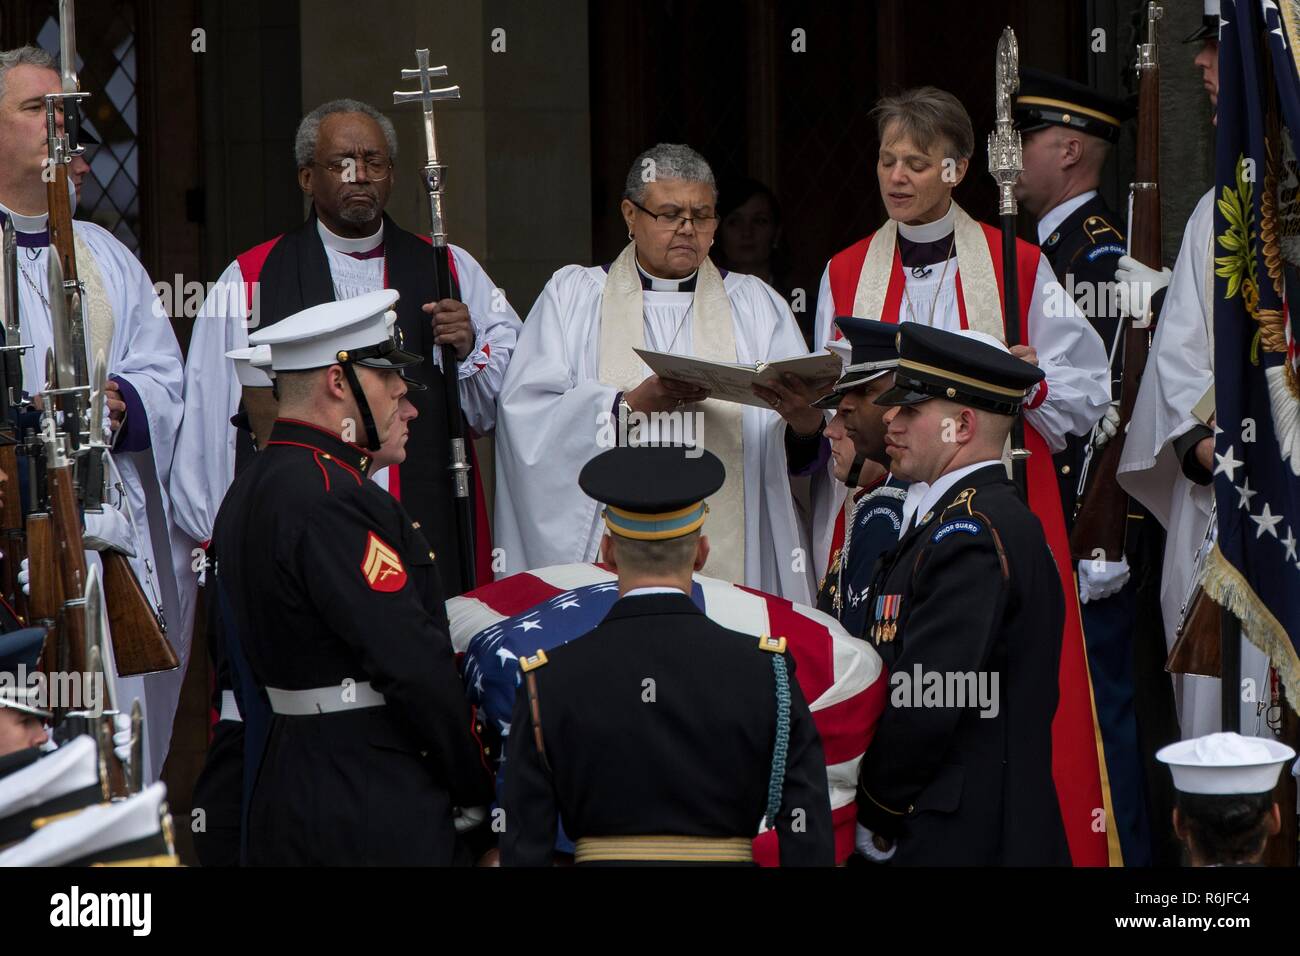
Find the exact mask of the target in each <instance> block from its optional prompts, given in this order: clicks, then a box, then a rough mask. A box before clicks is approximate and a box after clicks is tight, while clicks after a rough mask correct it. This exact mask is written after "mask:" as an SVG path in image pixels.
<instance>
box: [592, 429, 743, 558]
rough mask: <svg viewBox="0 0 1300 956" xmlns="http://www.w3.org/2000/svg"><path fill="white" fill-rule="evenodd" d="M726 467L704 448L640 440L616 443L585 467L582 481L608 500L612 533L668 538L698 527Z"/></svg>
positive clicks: (607, 515) (607, 518)
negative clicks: (639, 442)
mask: <svg viewBox="0 0 1300 956" xmlns="http://www.w3.org/2000/svg"><path fill="white" fill-rule="evenodd" d="M725 478H726V470H725V469H724V468H723V467H722V462H721V461H719V460H718V456H717V455H714V454H713V453H712V452H709V451H705V450H704V449H703V448H685V447H683V446H680V445H638V446H631V447H626V448H611V449H610V450H609V451H605V452H601V453H600V454H599V455H597V456H596V457H595V458H593V459H592V460H591V461H589V462H587V464H586V465H584V466H583V469H582V472H581V474H579V475H578V484H579V486H580V487H581V488H582V490H583V491H584V492H586V493H587V494H588V495H589V496H590V497H592V498H595V499H596V500H597V501H599V502H601V503H602V504H603V505H605V525H606V527H608V528H609V532H610V534H615V535H618V536H619V537H622V538H635V539H637V540H640V541H666V540H668V539H670V538H680V537H683V536H684V535H688V534H690V533H691V532H692V531H696V530H698V529H699V528H700V526H701V525H703V524H704V517H705V515H706V514H708V510H709V507H708V505H706V504H705V503H704V499H705V498H707V497H709V495H711V494H713V493H714V492H715V491H717V490H718V489H719V488H721V487H722V482H723V480H724V479H725Z"/></svg>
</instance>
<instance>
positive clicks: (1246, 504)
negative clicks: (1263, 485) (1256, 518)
mask: <svg viewBox="0 0 1300 956" xmlns="http://www.w3.org/2000/svg"><path fill="white" fill-rule="evenodd" d="M1235 490H1236V492H1237V494H1239V495H1241V500H1240V501H1238V502H1237V507H1238V508H1241V509H1242V510H1243V511H1249V510H1250V499H1251V498H1254V497H1255V496H1256V495H1257V494H1259V492H1258V491H1251V490H1250V479H1249V478H1247V479H1245V480H1244V481H1242V483H1241V487H1240V488H1237V489H1235Z"/></svg>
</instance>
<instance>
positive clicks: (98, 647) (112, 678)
mask: <svg viewBox="0 0 1300 956" xmlns="http://www.w3.org/2000/svg"><path fill="white" fill-rule="evenodd" d="M111 640H112V635H111V634H110V633H109V624H108V608H107V607H106V606H105V604H104V586H103V582H102V580H101V578H100V571H99V565H97V564H92V565H91V566H90V568H89V569H88V570H87V572H86V660H87V661H90V660H98V661H99V663H100V669H101V670H102V671H103V675H104V701H103V704H104V710H116V709H117V677H116V675H115V674H114V673H113V665H112V661H113V652H112V650H111V648H110V647H109V643H110V641H111ZM92 654H93V655H94V656H93V657H92V656H91V655H92ZM94 673H95V670H94V668H93V667H92V668H91V674H92V676H93V675H94Z"/></svg>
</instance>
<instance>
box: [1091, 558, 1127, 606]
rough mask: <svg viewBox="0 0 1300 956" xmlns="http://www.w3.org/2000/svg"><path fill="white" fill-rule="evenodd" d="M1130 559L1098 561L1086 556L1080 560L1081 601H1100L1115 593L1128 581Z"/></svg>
mask: <svg viewBox="0 0 1300 956" xmlns="http://www.w3.org/2000/svg"><path fill="white" fill-rule="evenodd" d="M1129 573H1130V572H1129V566H1128V559H1127V558H1121V559H1120V560H1118V561H1096V560H1094V559H1092V558H1086V559H1084V560H1083V561H1080V562H1079V601H1080V602H1082V603H1083V604H1087V603H1088V602H1089V601H1100V600H1102V599H1103V598H1108V597H1110V596H1112V595H1114V594H1118V593H1119V591H1120V589H1121V588H1122V587H1124V585H1125V584H1127V583H1128V579H1129Z"/></svg>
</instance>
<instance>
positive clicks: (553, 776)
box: [501, 594, 835, 866]
mask: <svg viewBox="0 0 1300 956" xmlns="http://www.w3.org/2000/svg"><path fill="white" fill-rule="evenodd" d="M547 654H548V656H549V660H548V662H547V663H546V664H543V665H542V666H540V667H538V668H536V669H535V670H533V671H532V672H531V673H532V674H533V675H535V677H536V682H537V689H538V703H539V713H540V726H541V730H542V734H541V736H542V748H543V750H544V751H545V755H546V756H545V762H543V760H542V757H541V754H540V753H539V750H538V745H537V739H536V735H535V733H534V731H533V723H532V718H531V716H530V714H529V705H528V697H527V692H526V691H527V684H526V683H523V684H521V687H520V691H519V693H518V695H517V697H516V699H515V710H514V717H513V719H512V720H511V724H510V736H509V738H508V739H507V745H506V746H507V748H508V749H507V754H506V773H505V787H504V791H503V799H502V803H503V805H504V808H505V811H506V814H505V831H504V833H502V835H501V861H502V863H504V864H506V865H534V866H542V865H548V864H549V863H550V862H551V860H552V857H553V854H554V848H555V837H556V821H557V816H558V817H560V818H563V822H564V829H565V832H566V833H567V834H568V836H569V837H570V838H572V839H573V840H574V841H578V840H580V839H581V838H583V837H591V836H649V835H664V836H703V837H750V838H752V837H753V836H754V835H755V834H756V833H757V832H758V829H759V824H760V821H761V820H762V818H763V815H764V812H765V810H766V807H767V803H768V783H769V780H770V779H771V769H772V752H773V746H774V743H775V740H776V720H777V702H776V689H775V688H776V678H775V676H774V670H773V665H772V658H773V653H772V652H769V651H763V650H760V649H759V639H758V638H756V637H753V636H752V635H749V634H741V633H739V632H737V631H731V630H728V629H727V628H724V627H722V626H721V625H719V624H717V623H715V622H713V621H712V620H710V619H709V618H708V617H706V616H705V615H704V614H703V613H702V612H701V611H700V610H699V608H697V607H696V606H695V603H694V602H693V601H692V600H691V599H690V598H689V597H687V596H686V595H685V594H647V595H633V596H631V597H625V598H622V599H620V600H619V601H617V602H616V603H615V604H614V606H613V608H611V609H610V612H609V614H608V615H606V617H605V619H604V620H603V621H602V622H601V623H600V624H599V625H597V627H596V628H595V629H594V630H592V631H591V632H589V633H587V634H585V635H583V636H582V637H581V638H579V639H578V640H575V641H570V642H569V643H568V644H565V645H564V646H562V647H558V648H556V649H555V650H553V651H548V652H547ZM783 656H784V658H785V662H786V666H787V668H788V673H789V685H790V737H789V750H788V754H787V756H786V770H785V783H784V790H783V798H782V801H781V809H780V812H779V814H778V816H777V821H776V829H777V837H778V841H779V844H780V852H781V863H782V865H784V866H796V865H825V866H833V865H834V863H835V846H834V836H833V833H832V829H831V810H830V798H829V796H828V795H827V783H826V763H825V758H824V756H823V753H822V745H821V739H820V738H819V737H818V736H817V730H816V727H815V726H814V725H813V721H812V715H811V714H810V713H809V711H808V705H807V703H806V702H805V701H804V698H803V694H802V693H801V692H800V690H799V684H798V682H797V681H796V679H795V677H794V657H793V656H792V655H790V654H784V655H783Z"/></svg>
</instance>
